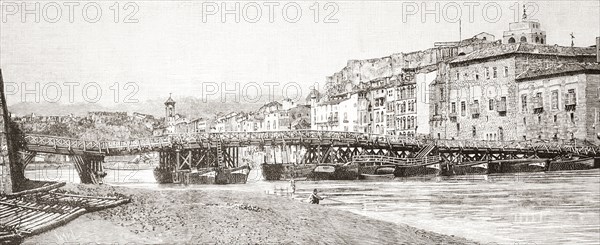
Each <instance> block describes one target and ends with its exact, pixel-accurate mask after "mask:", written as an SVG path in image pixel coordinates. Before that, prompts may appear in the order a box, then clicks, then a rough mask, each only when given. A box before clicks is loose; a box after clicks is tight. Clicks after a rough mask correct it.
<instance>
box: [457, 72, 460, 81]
mask: <svg viewBox="0 0 600 245" xmlns="http://www.w3.org/2000/svg"><path fill="white" fill-rule="evenodd" d="M459 79H460V72H458V71H457V72H456V80H459Z"/></svg>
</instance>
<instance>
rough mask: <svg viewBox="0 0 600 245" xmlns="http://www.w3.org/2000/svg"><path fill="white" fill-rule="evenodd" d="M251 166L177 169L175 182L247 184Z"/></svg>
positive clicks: (174, 177) (174, 175) (174, 173)
mask: <svg viewBox="0 0 600 245" xmlns="http://www.w3.org/2000/svg"><path fill="white" fill-rule="evenodd" d="M249 173H250V167H249V166H248V165H244V166H241V167H237V168H201V169H194V170H185V171H175V172H173V173H172V175H173V183H177V184H186V185H187V184H245V183H246V181H247V180H248V174H249Z"/></svg>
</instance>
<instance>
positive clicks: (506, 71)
mask: <svg viewBox="0 0 600 245" xmlns="http://www.w3.org/2000/svg"><path fill="white" fill-rule="evenodd" d="M504 77H508V66H505V67H504Z"/></svg>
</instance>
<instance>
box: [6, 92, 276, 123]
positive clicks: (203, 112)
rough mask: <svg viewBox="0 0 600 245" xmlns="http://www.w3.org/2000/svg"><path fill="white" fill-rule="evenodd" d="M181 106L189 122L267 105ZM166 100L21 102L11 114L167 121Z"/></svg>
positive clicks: (188, 101) (192, 102)
mask: <svg viewBox="0 0 600 245" xmlns="http://www.w3.org/2000/svg"><path fill="white" fill-rule="evenodd" d="M173 99H174V100H175V102H176V103H177V104H176V105H175V107H176V109H175V110H176V112H177V113H179V114H181V115H185V116H186V117H188V118H197V117H212V116H214V115H216V114H217V113H219V112H221V113H227V112H231V111H244V112H250V111H254V110H257V109H258V108H259V107H260V106H261V105H263V104H264V103H265V102H266V101H261V102H256V103H236V102H229V101H227V102H225V103H222V102H221V101H218V100H217V101H215V100H212V101H207V102H206V103H205V102H204V101H202V99H200V98H194V97H182V98H177V97H174V98H173ZM165 100H166V99H165V98H160V99H158V98H157V99H152V100H147V101H140V102H139V103H121V104H115V105H114V106H104V105H100V104H93V103H74V104H60V103H48V102H41V103H32V102H21V103H17V104H14V105H11V106H9V107H8V110H9V111H10V112H11V113H12V114H14V115H17V116H24V115H27V114H31V113H35V114H36V115H40V116H60V115H69V114H71V113H72V114H74V115H75V116H83V115H86V114H87V113H88V112H89V111H124V112H127V113H129V114H132V113H133V112H139V113H144V114H150V115H154V116H156V117H163V116H164V113H165V110H164V108H165V106H164V104H163V103H164V101H165Z"/></svg>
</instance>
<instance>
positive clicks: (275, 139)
mask: <svg viewBox="0 0 600 245" xmlns="http://www.w3.org/2000/svg"><path fill="white" fill-rule="evenodd" d="M25 141H26V142H27V145H26V147H27V149H28V150H30V151H37V152H46V153H55V154H83V153H86V154H98V155H127V154H133V153H140V152H149V151H158V150H166V149H172V148H187V149H194V148H206V147H216V146H217V145H218V144H221V145H222V146H224V147H244V146H261V145H263V146H264V145H301V146H314V145H331V146H338V147H386V148H390V149H392V148H393V149H417V148H422V147H423V146H425V145H427V144H432V145H435V146H436V147H437V148H438V150H439V151H486V150H489V151H494V152H500V151H502V152H511V151H513V152H515V151H516V152H548V153H557V152H560V153H573V154H580V155H596V154H597V153H599V152H600V148H599V147H598V146H596V145H590V144H583V143H574V142H532V141H477V140H439V139H438V140H436V139H418V138H411V137H403V136H392V135H377V134H365V133H354V132H333V131H316V130H300V131H271V132H224V133H196V134H183V135H168V136H161V137H154V138H146V139H136V140H127V141H87V140H80V139H70V138H64V137H57V136H48V135H36V134H27V135H25Z"/></svg>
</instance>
